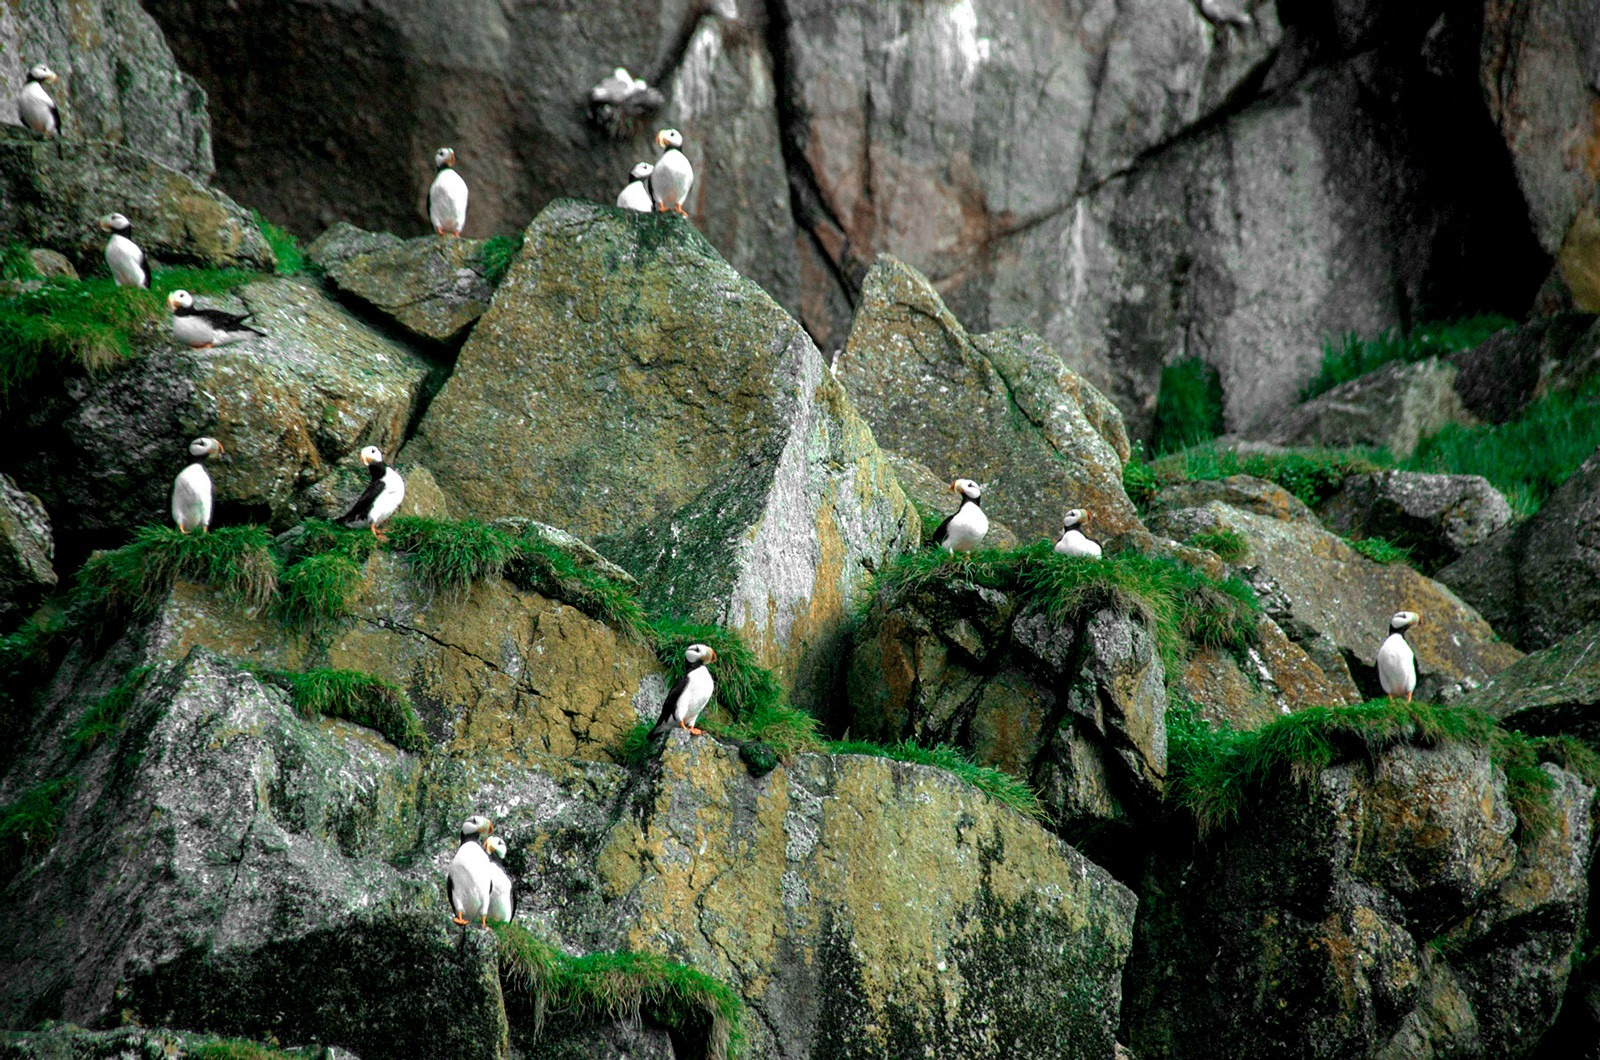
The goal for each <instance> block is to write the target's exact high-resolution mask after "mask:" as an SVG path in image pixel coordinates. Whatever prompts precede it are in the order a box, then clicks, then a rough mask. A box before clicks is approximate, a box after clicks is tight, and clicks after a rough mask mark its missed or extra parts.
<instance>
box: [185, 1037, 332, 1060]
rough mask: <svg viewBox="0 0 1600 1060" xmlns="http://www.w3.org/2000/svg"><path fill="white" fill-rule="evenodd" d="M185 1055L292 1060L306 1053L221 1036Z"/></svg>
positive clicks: (208, 1059) (201, 1059)
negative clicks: (288, 1051) (291, 1059)
mask: <svg viewBox="0 0 1600 1060" xmlns="http://www.w3.org/2000/svg"><path fill="white" fill-rule="evenodd" d="M184 1055H185V1056H188V1057H191V1058H193V1060H290V1058H292V1057H298V1056H304V1055H305V1054H304V1053H286V1052H284V1051H283V1050H281V1049H274V1048H272V1047H271V1046H270V1045H261V1044H258V1043H256V1042H247V1041H245V1040H244V1039H242V1038H219V1039H217V1040H215V1041H209V1042H202V1043H201V1044H199V1045H195V1046H193V1047H192V1048H190V1049H189V1051H188V1052H187V1053H185V1054H184Z"/></svg>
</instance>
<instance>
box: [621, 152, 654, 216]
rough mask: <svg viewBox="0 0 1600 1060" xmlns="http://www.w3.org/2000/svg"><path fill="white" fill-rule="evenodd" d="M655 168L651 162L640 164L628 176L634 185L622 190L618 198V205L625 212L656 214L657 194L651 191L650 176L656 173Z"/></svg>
mask: <svg viewBox="0 0 1600 1060" xmlns="http://www.w3.org/2000/svg"><path fill="white" fill-rule="evenodd" d="M655 168H656V167H655V166H652V165H651V164H650V163H649V162H640V163H639V164H638V165H636V166H634V167H633V170H632V171H631V172H630V173H629V174H628V176H629V177H630V178H632V183H631V184H629V185H628V186H627V187H625V188H623V189H622V194H621V195H618V196H617V205H618V206H620V207H622V208H623V209H624V210H638V211H639V212H640V213H654V212H655V209H656V197H655V192H653V191H652V190H651V189H650V174H651V173H653V172H655Z"/></svg>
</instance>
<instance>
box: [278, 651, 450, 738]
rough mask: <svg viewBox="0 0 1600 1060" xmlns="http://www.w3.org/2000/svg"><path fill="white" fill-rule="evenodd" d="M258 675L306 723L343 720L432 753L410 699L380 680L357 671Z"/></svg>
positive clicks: (283, 671) (316, 671)
mask: <svg viewBox="0 0 1600 1060" xmlns="http://www.w3.org/2000/svg"><path fill="white" fill-rule="evenodd" d="M254 673H255V674H256V676H257V677H260V678H261V679H262V680H264V681H270V682H272V683H273V684H275V685H277V686H279V687H280V688H283V689H285V690H287V691H288V693H289V703H290V705H292V706H293V707H294V709H295V710H296V711H297V712H298V713H299V714H300V715H301V716H302V717H304V718H308V719H313V720H314V719H316V718H317V717H319V716H324V717H329V718H343V719H344V720H345V721H350V722H354V723H355V724H357V725H365V726H366V727H367V728H369V729H375V730H376V731H378V732H380V733H382V734H383V735H384V736H385V737H387V738H388V740H389V742H390V743H392V744H394V745H395V746H396V747H400V748H404V749H405V750H407V751H416V752H421V751H425V750H427V748H428V735H427V733H425V732H424V731H423V729H422V722H421V721H420V720H419V719H418V718H417V712H416V710H415V709H414V708H413V707H412V706H411V700H410V699H408V698H407V697H406V694H405V693H404V692H402V691H401V690H400V689H398V688H396V687H395V686H394V685H392V684H390V683H389V682H388V681H385V680H383V679H382V678H381V677H373V676H372V675H371V674H364V673H360V672H359V671H356V670H307V671H306V672H305V673H293V672H291V671H286V670H268V669H256V670H254Z"/></svg>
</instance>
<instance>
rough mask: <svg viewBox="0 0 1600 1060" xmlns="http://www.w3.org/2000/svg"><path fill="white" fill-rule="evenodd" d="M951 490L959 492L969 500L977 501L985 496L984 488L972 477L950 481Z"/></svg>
mask: <svg viewBox="0 0 1600 1060" xmlns="http://www.w3.org/2000/svg"><path fill="white" fill-rule="evenodd" d="M950 492H951V493H959V494H961V496H963V497H965V498H966V499H967V500H969V501H975V500H977V499H978V498H980V497H982V496H983V489H982V487H980V486H979V485H978V484H977V483H976V482H974V481H972V480H971V479H970V478H958V479H956V480H955V481H954V482H952V483H950Z"/></svg>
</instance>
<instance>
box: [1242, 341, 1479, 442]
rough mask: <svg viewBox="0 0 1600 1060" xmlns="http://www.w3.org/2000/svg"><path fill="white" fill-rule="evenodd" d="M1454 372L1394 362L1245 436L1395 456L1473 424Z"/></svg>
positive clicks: (1442, 366) (1436, 361) (1429, 363)
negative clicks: (1440, 433)
mask: <svg viewBox="0 0 1600 1060" xmlns="http://www.w3.org/2000/svg"><path fill="white" fill-rule="evenodd" d="M1458 372H1459V370H1458V369H1457V368H1456V366H1455V365H1453V364H1451V363H1450V362H1449V361H1446V360H1442V359H1440V358H1437V357H1429V358H1427V359H1426V360H1422V361H1416V362H1414V363H1409V364H1408V363H1406V362H1404V361H1394V362H1391V363H1390V364H1386V365H1384V366H1383V367H1382V368H1378V369H1375V370H1374V371H1371V372H1368V373H1367V374H1366V375H1363V376H1360V377H1358V378H1356V379H1351V380H1350V381H1348V382H1345V383H1340V384H1339V385H1338V386H1336V387H1334V388H1333V389H1331V390H1329V391H1327V392H1326V393H1323V394H1318V395H1317V396H1316V397H1314V398H1312V399H1311V400H1309V401H1306V402H1304V403H1302V404H1299V405H1295V406H1294V407H1293V408H1290V409H1287V410H1286V411H1284V412H1283V413H1282V414H1281V415H1279V416H1278V417H1276V418H1274V419H1272V420H1270V421H1268V422H1265V423H1259V424H1256V425H1255V426H1253V427H1251V428H1250V429H1249V430H1247V431H1245V432H1244V433H1245V435H1246V437H1248V438H1251V439H1253V440H1256V441H1263V442H1270V443H1272V444H1274V445H1309V446H1328V447H1332V448H1345V447H1350V446H1372V447H1379V446H1381V447H1383V448H1385V449H1388V450H1389V452H1390V453H1392V454H1394V455H1395V456H1396V457H1400V458H1404V457H1408V456H1410V455H1411V454H1412V453H1414V452H1416V449H1417V443H1418V442H1420V441H1422V439H1424V438H1426V437H1427V436H1428V435H1430V434H1433V433H1435V432H1436V431H1438V430H1440V429H1441V428H1443V427H1445V426H1447V425H1449V424H1452V423H1467V424H1472V423H1476V422H1478V421H1477V420H1476V419H1475V418H1474V417H1473V416H1472V415H1471V414H1469V413H1468V412H1467V411H1466V409H1465V408H1464V407H1463V405H1462V402H1461V397H1460V395H1459V394H1457V393H1456V377H1457V375H1458Z"/></svg>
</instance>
